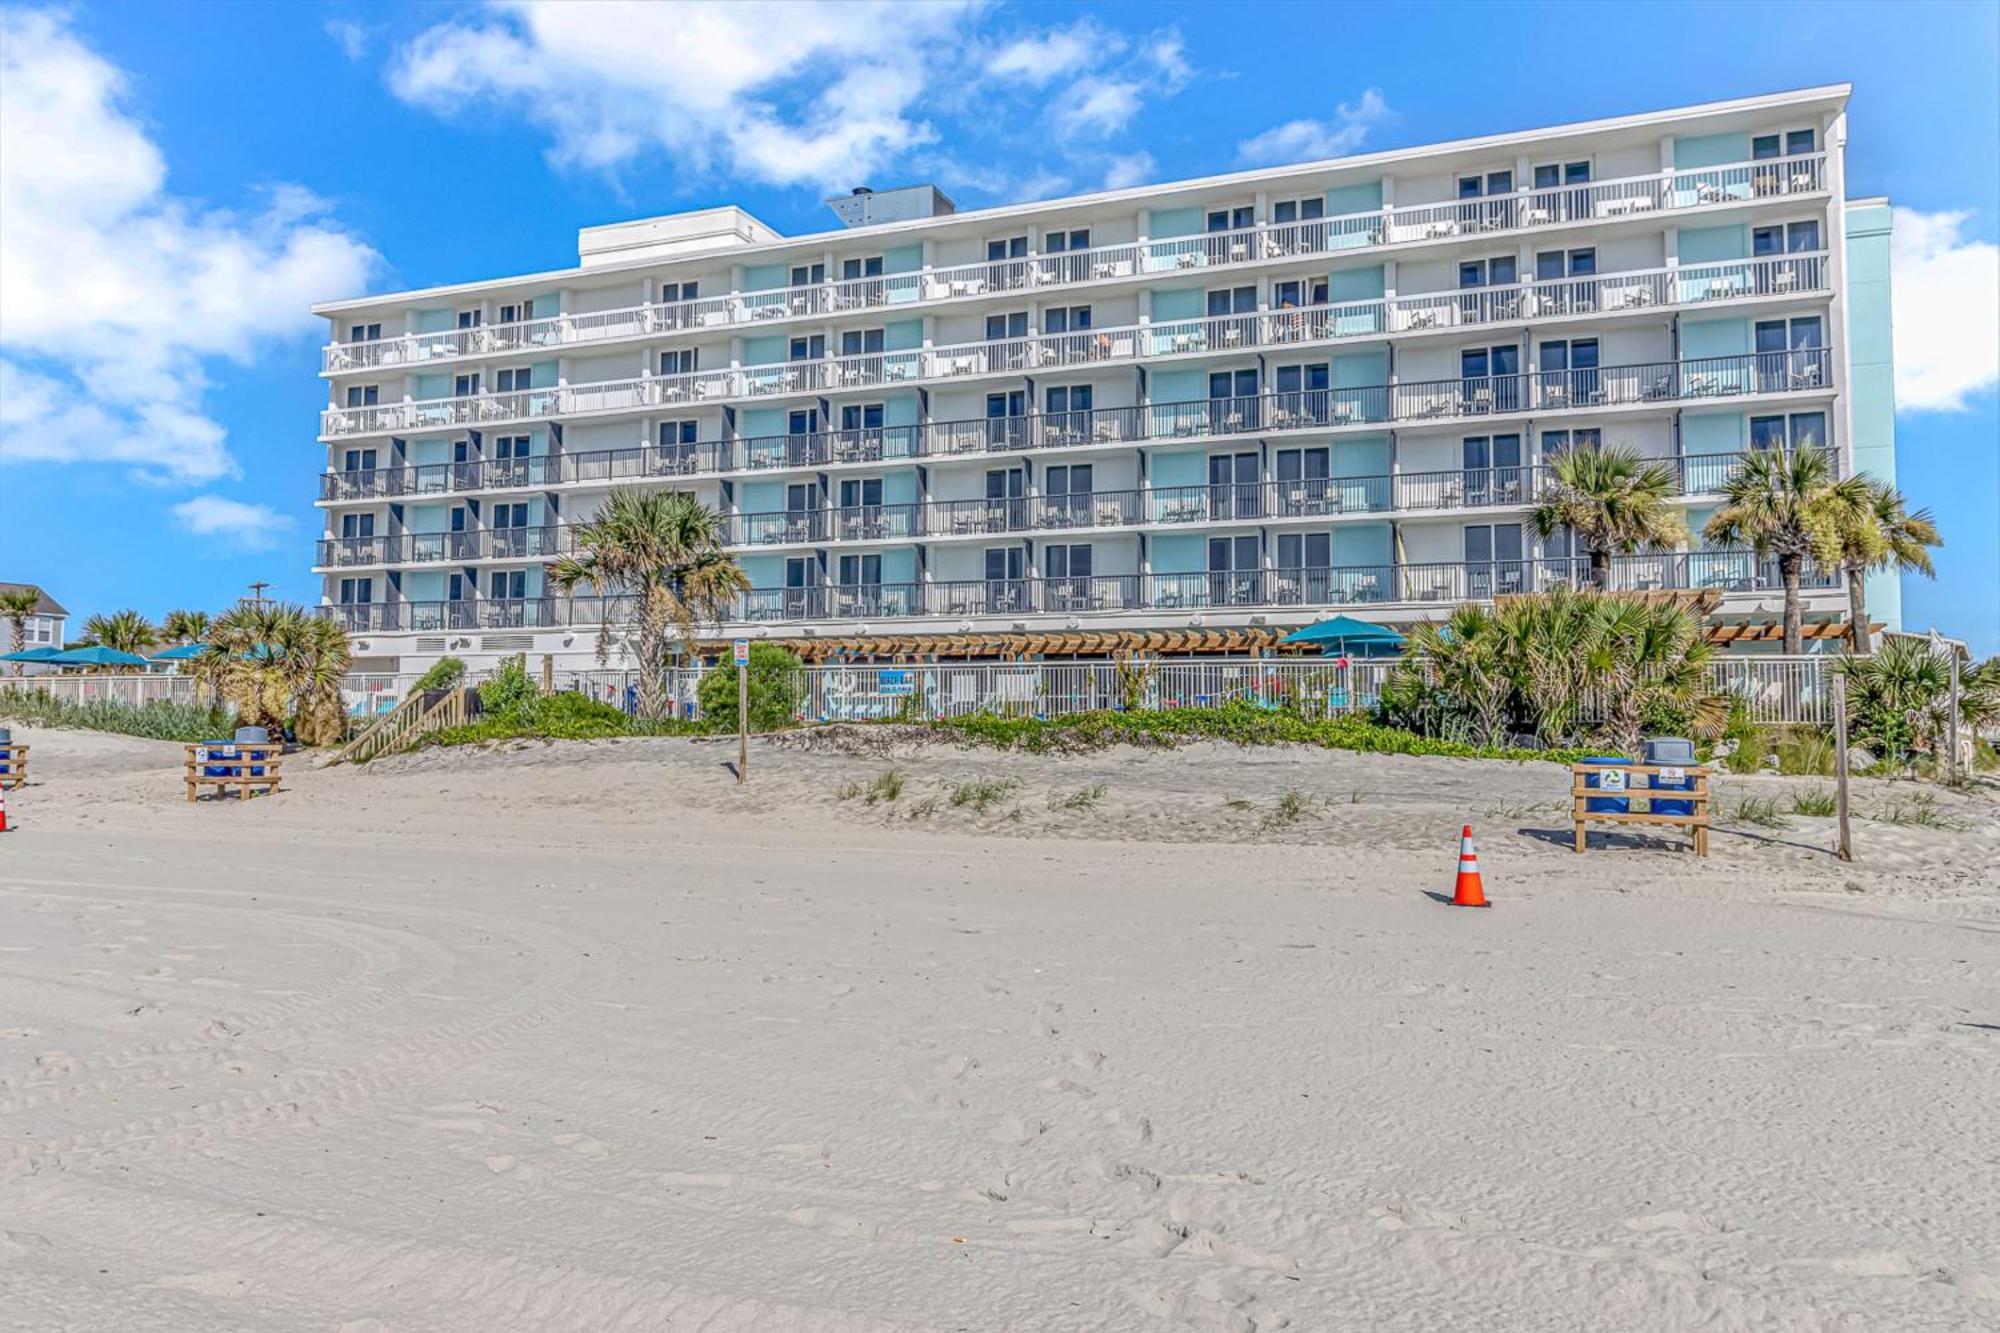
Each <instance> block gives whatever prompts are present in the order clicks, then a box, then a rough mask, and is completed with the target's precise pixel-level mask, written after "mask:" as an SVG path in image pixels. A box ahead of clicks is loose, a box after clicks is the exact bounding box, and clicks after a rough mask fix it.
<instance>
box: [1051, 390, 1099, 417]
mask: <svg viewBox="0 0 2000 1333" xmlns="http://www.w3.org/2000/svg"><path fill="white" fill-rule="evenodd" d="M1090 400H1091V386H1090V385H1088V384H1074V385H1057V386H1055V387H1053V388H1051V389H1049V390H1048V398H1047V400H1046V401H1047V402H1048V411H1049V415H1050V416H1058V415H1060V414H1062V413H1065V412H1088V411H1089V410H1090Z"/></svg>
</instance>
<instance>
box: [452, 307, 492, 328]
mask: <svg viewBox="0 0 2000 1333" xmlns="http://www.w3.org/2000/svg"><path fill="white" fill-rule="evenodd" d="M485 319H486V312H485V311H483V310H461V311H459V312H458V327H460V328H461V329H476V328H478V327H479V326H480V325H481V324H482V323H484V322H485Z"/></svg>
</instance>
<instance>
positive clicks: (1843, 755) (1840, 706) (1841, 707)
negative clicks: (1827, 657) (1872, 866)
mask: <svg viewBox="0 0 2000 1333" xmlns="http://www.w3.org/2000/svg"><path fill="white" fill-rule="evenodd" d="M1833 777H1834V787H1835V789H1836V790H1835V794H1836V799H1837V802H1838V807H1839V808H1838V812H1837V813H1838V814H1839V815H1840V847H1839V849H1838V850H1839V854H1840V859H1841V860H1843V861H1852V860H1853V859H1854V846H1853V844H1852V843H1851V842H1849V841H1848V834H1847V677H1846V675H1845V674H1844V673H1842V672H1839V671H1835V672H1834V673H1833Z"/></svg>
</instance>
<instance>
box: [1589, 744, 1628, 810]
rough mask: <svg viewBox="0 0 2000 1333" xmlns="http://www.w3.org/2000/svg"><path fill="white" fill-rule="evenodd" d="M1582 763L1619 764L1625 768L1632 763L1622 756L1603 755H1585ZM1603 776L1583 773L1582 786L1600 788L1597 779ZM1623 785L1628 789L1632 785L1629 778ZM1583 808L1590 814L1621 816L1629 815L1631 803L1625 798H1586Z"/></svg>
mask: <svg viewBox="0 0 2000 1333" xmlns="http://www.w3.org/2000/svg"><path fill="white" fill-rule="evenodd" d="M1583 762H1584V763H1586V764H1619V765H1622V766H1625V767H1630V766H1631V763H1632V761H1631V760H1630V759H1627V758H1625V757H1624V756H1623V755H1603V754H1587V755H1585V756H1584V757H1583ZM1604 776H1605V774H1602V773H1585V774H1584V775H1583V785H1584V786H1586V787H1590V788H1592V789H1596V788H1598V787H1600V786H1602V783H1601V782H1600V781H1599V779H1601V778H1603V777H1604ZM1625 785H1626V786H1627V787H1628V788H1629V787H1630V786H1631V785H1632V784H1631V780H1630V779H1629V778H1627V780H1626V782H1625ZM1583 808H1584V809H1585V810H1586V811H1588V812H1590V813H1592V814H1600V815H1623V814H1630V813H1631V810H1632V802H1631V800H1630V798H1628V797H1625V796H1587V797H1585V798H1584V802H1583Z"/></svg>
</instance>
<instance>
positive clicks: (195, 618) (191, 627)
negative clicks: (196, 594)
mask: <svg viewBox="0 0 2000 1333" xmlns="http://www.w3.org/2000/svg"><path fill="white" fill-rule="evenodd" d="M208 626H209V618H208V612H206V611H169V612H167V614H166V615H165V616H163V617H161V619H160V636H161V637H162V638H164V639H165V640H166V641H167V642H169V643H199V642H201V641H202V640H203V639H205V638H207V637H208Z"/></svg>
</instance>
